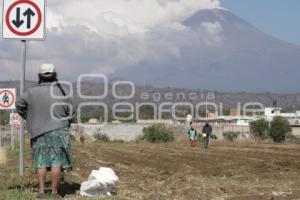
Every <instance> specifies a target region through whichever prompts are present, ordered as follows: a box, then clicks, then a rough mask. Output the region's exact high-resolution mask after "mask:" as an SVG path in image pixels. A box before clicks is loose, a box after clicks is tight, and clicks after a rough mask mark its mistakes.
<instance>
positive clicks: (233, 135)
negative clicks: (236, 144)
mask: <svg viewBox="0 0 300 200" xmlns="http://www.w3.org/2000/svg"><path fill="white" fill-rule="evenodd" d="M240 134H241V133H240V132H234V131H228V132H224V133H223V137H224V138H225V139H226V140H228V141H230V142H233V141H235V140H236V139H237V138H238V137H239V135H240Z"/></svg>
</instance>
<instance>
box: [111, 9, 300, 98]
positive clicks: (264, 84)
mask: <svg viewBox="0 0 300 200" xmlns="http://www.w3.org/2000/svg"><path fill="white" fill-rule="evenodd" d="M180 25H181V27H182V28H183V29H184V31H183V32H184V33H178V32H176V31H166V29H164V28H162V30H155V31H156V32H155V34H153V35H155V36H153V37H157V38H158V39H160V40H162V41H168V42H170V43H171V44H172V42H173V43H174V44H176V45H175V46H176V48H174V49H172V48H171V50H173V51H174V52H176V55H175V56H174V55H170V54H168V53H166V54H162V55H161V57H163V59H162V61H159V62H157V61H156V60H155V59H151V58H149V59H147V60H143V61H140V62H139V63H136V64H134V65H132V66H130V67H128V68H125V69H122V70H119V71H117V72H116V73H115V75H117V76H121V77H124V78H126V79H128V80H131V81H133V82H134V83H137V84H141V85H151V86H155V87H177V88H192V89H195V88H197V89H207V90H218V91H247V92H262V91H271V92H291V93H292V92H299V91H300V84H299V83H298V80H299V75H298V74H299V73H300V46H297V45H294V44H290V43H287V42H284V41H281V40H279V39H276V38H274V37H272V36H270V35H267V34H265V33H263V32H262V31H260V30H258V29H257V28H256V27H254V26H253V25H251V24H250V23H248V22H246V21H245V20H243V19H241V18H240V17H238V16H236V15H235V14H233V13H231V12H230V11H228V10H226V9H212V10H200V11H198V12H196V13H194V14H193V15H192V16H189V17H188V18H187V19H185V20H184V21H182V22H181V24H180ZM157 35H159V36H157Z"/></svg>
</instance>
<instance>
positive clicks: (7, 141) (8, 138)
mask: <svg viewBox="0 0 300 200" xmlns="http://www.w3.org/2000/svg"><path fill="white" fill-rule="evenodd" d="M18 135H19V134H18V130H17V129H16V128H15V127H14V126H1V125H0V148H11V149H14V148H15V144H16V139H17V138H18Z"/></svg>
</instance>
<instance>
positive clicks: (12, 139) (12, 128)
mask: <svg viewBox="0 0 300 200" xmlns="http://www.w3.org/2000/svg"><path fill="white" fill-rule="evenodd" d="M13 113H14V111H13V110H11V114H13ZM10 145H11V149H12V150H14V149H15V135H14V125H13V124H10Z"/></svg>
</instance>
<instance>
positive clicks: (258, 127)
mask: <svg viewBox="0 0 300 200" xmlns="http://www.w3.org/2000/svg"><path fill="white" fill-rule="evenodd" d="M269 130H270V124H269V122H268V121H267V120H265V119H258V120H256V121H253V122H251V123H250V133H251V135H252V136H253V137H254V138H258V139H262V140H264V139H266V138H268V136H269Z"/></svg>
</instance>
